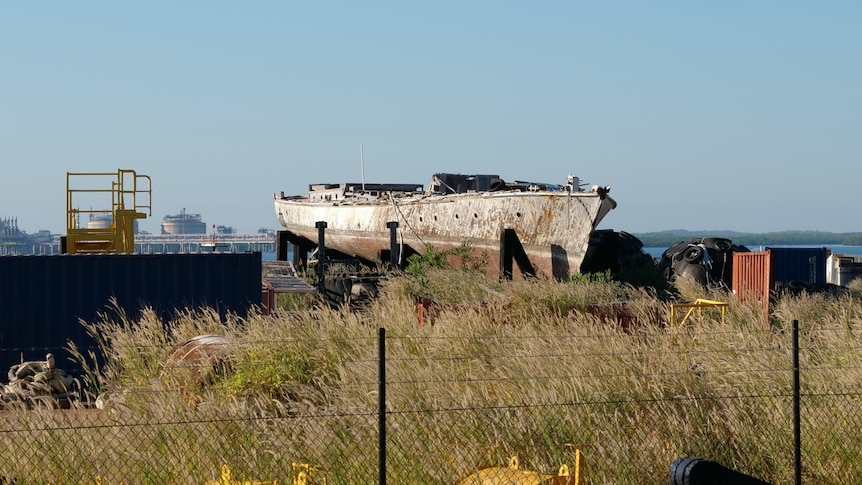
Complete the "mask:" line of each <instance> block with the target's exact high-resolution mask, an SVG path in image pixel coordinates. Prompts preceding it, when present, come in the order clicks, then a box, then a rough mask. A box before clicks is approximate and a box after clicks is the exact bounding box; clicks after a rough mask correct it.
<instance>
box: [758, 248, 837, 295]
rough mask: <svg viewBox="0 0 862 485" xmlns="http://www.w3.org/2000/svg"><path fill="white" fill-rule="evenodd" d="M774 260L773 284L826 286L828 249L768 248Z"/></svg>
mask: <svg viewBox="0 0 862 485" xmlns="http://www.w3.org/2000/svg"><path fill="white" fill-rule="evenodd" d="M766 250H767V251H769V253H770V255H771V258H772V278H771V279H772V283H773V284H785V285H786V284H790V283H791V282H794V281H798V282H802V283H804V284H806V285H810V286H823V285H825V284H826V258H827V257H829V249H828V248H788V247H779V248H772V247H769V248H766Z"/></svg>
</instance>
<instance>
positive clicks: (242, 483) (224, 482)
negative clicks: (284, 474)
mask: <svg viewBox="0 0 862 485" xmlns="http://www.w3.org/2000/svg"><path fill="white" fill-rule="evenodd" d="M207 485H278V481H277V480H276V481H273V482H260V481H257V480H236V479H234V478H233V473H232V472H231V471H230V467H228V466H227V465H222V467H221V477H220V479H219V480H214V481H209V482H207Z"/></svg>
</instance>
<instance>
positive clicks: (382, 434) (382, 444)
mask: <svg viewBox="0 0 862 485" xmlns="http://www.w3.org/2000/svg"><path fill="white" fill-rule="evenodd" d="M377 349H378V360H377V426H378V429H379V431H378V434H377V463H378V464H377V467H378V478H377V483H378V484H379V485H386V329H385V328H383V327H380V328H378V329H377Z"/></svg>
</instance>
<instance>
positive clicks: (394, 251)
mask: <svg viewBox="0 0 862 485" xmlns="http://www.w3.org/2000/svg"><path fill="white" fill-rule="evenodd" d="M386 227H388V228H389V264H390V265H391V268H392V269H395V268H397V267H398V261H400V260H401V253H400V251H399V250H398V221H389V222H387V223H386Z"/></svg>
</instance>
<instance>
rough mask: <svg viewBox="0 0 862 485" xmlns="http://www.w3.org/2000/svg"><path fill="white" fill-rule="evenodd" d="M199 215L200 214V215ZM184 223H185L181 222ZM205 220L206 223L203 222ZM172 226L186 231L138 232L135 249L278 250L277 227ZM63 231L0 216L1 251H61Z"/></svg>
mask: <svg viewBox="0 0 862 485" xmlns="http://www.w3.org/2000/svg"><path fill="white" fill-rule="evenodd" d="M198 217H199V216H198ZM108 219H109V218H99V217H93V218H92V219H91V220H90V221H88V222H87V224H86V225H87V226H88V227H93V228H99V227H102V228H105V227H110V225H111V222H110V220H108ZM181 224H182V223H181ZM202 224H203V223H202ZM168 227H169V228H170V229H174V230H177V231H180V230H185V231H187V232H185V233H166V232H162V234H146V233H145V234H139V233H137V231H135V232H136V235H135V252H136V253H142V254H153V253H199V252H213V251H218V252H231V253H240V252H249V251H252V252H260V253H273V254H274V253H275V236H276V233H275V231H274V230H270V229H259V230H258V231H257V232H255V233H251V234H239V233H237V232H236V230H234V228H232V227H228V226H221V225H219V226H215V227H214V228H213V231H212V232H211V233H210V234H207V231H206V224H204V225H203V229H200V228H198V229H197V232H189V231H190V229H191V228H192V225H188V224H187V225H185V226H183V229H179V226H177V225H169V226H168ZM61 238H62V235H60V234H51V231H48V230H41V231H39V232H36V233H35V234H30V233H27V232H25V231H22V230H21V229H19V228H18V219H17V218H16V217H4V218H0V255H3V256H5V255H25V254H61V253H62V252H61Z"/></svg>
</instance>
